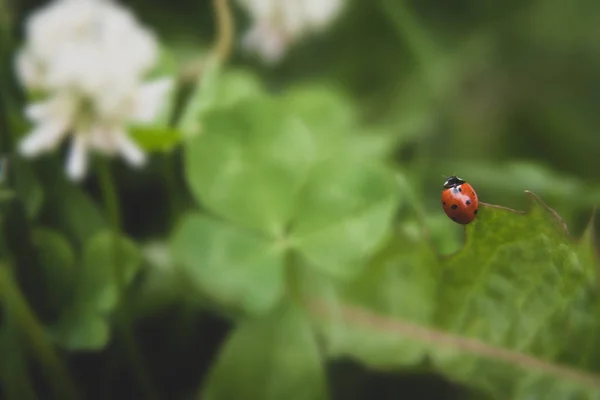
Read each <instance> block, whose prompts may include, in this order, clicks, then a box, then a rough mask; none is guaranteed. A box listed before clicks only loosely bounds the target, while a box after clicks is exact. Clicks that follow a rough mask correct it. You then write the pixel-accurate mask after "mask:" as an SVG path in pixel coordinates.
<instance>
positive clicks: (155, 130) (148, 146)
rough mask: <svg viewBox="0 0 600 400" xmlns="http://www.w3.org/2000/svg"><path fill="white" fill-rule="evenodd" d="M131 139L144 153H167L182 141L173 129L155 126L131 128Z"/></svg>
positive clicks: (179, 133)
mask: <svg viewBox="0 0 600 400" xmlns="http://www.w3.org/2000/svg"><path fill="white" fill-rule="evenodd" d="M129 131H130V133H131V137H132V139H133V140H135V142H136V143H137V144H138V145H140V146H141V147H142V148H143V149H144V150H146V151H169V150H171V149H172V148H173V147H175V146H176V145H177V144H178V143H179V142H180V141H181V139H182V135H181V132H179V131H178V130H177V129H175V128H167V127H155V126H133V127H131V128H130V130H129Z"/></svg>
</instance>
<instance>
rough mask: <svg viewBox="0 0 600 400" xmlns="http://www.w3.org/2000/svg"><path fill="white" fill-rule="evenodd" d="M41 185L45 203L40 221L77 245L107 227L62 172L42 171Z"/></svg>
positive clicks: (97, 211)
mask: <svg viewBox="0 0 600 400" xmlns="http://www.w3.org/2000/svg"><path fill="white" fill-rule="evenodd" d="M43 172H45V175H44V176H43V179H42V181H43V182H44V184H45V186H44V190H45V193H46V196H47V201H46V202H45V205H44V211H43V214H44V217H45V218H47V219H48V221H50V222H52V224H53V225H54V226H57V227H59V228H60V230H61V231H63V232H65V233H67V234H68V236H69V237H70V238H71V239H72V240H73V241H75V242H77V243H78V244H79V245H84V244H85V243H86V242H87V241H88V240H91V238H93V237H94V236H95V235H96V234H98V233H99V232H101V231H102V230H103V229H106V228H107V227H108V224H107V222H106V220H105V218H104V215H102V213H101V212H100V210H99V209H98V207H97V205H96V204H95V203H94V202H93V201H92V199H91V198H90V197H89V196H88V195H87V194H86V193H85V192H83V191H82V189H81V188H79V187H78V186H76V185H74V184H73V183H72V182H69V181H67V180H66V179H65V178H64V176H63V171H62V169H61V170H57V169H54V168H46V169H45V171H43Z"/></svg>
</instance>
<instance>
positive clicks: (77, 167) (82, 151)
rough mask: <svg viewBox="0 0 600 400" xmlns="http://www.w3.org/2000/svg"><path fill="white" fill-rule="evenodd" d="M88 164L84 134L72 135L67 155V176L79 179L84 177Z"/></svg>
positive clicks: (75, 179)
mask: <svg viewBox="0 0 600 400" xmlns="http://www.w3.org/2000/svg"><path fill="white" fill-rule="evenodd" d="M87 164H88V144H87V139H86V136H85V135H84V134H77V135H75V136H74V137H73V142H72V143H71V148H70V149H69V155H68V158H67V176H68V177H69V178H70V179H72V180H74V181H80V180H81V179H83V178H84V177H85V174H86V172H87Z"/></svg>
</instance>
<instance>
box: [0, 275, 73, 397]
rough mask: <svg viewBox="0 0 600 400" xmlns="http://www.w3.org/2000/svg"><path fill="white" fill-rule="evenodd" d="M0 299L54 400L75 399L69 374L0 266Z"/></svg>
mask: <svg viewBox="0 0 600 400" xmlns="http://www.w3.org/2000/svg"><path fill="white" fill-rule="evenodd" d="M0 298H1V299H2V301H3V302H4V305H5V307H6V308H8V309H10V311H11V312H13V313H14V316H15V318H16V322H17V326H18V328H19V331H20V332H21V333H22V334H23V335H24V336H25V340H26V341H28V342H29V344H30V346H31V347H32V348H33V352H34V354H35V355H36V356H37V358H38V360H39V361H40V363H41V364H42V366H43V372H44V373H46V374H48V376H47V378H48V381H49V382H50V386H52V387H53V388H54V390H55V392H56V393H55V394H56V398H60V399H78V398H80V396H79V392H78V390H77V388H76V386H75V384H74V383H73V381H72V380H71V378H70V376H69V371H68V369H67V367H66V366H65V365H64V363H63V362H62V360H61V359H60V357H59V356H58V354H57V352H56V350H55V348H54V346H53V344H52V342H51V341H50V339H49V338H48V336H47V334H46V331H45V330H44V328H43V326H42V325H41V324H40V322H39V321H38V319H37V317H36V316H35V313H34V312H33V311H32V310H31V308H30V307H29V305H28V304H27V301H26V299H25V298H24V297H23V294H22V293H21V291H20V290H19V288H18V286H17V284H16V282H15V281H14V279H13V278H12V275H11V272H10V270H9V267H8V266H7V265H5V264H0Z"/></svg>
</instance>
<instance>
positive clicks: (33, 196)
mask: <svg viewBox="0 0 600 400" xmlns="http://www.w3.org/2000/svg"><path fill="white" fill-rule="evenodd" d="M10 170H11V175H12V180H13V182H14V186H13V188H14V191H15V193H16V196H17V198H18V199H19V200H20V201H22V202H23V204H24V206H25V211H26V214H27V217H28V218H29V219H35V218H36V217H37V215H38V213H39V211H40V209H41V207H42V204H43V202H44V191H43V189H42V186H41V185H40V183H39V181H38V179H37V177H36V175H35V173H34V170H33V168H32V166H31V164H30V161H28V160H23V159H20V158H13V159H12V160H11V165H10Z"/></svg>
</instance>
